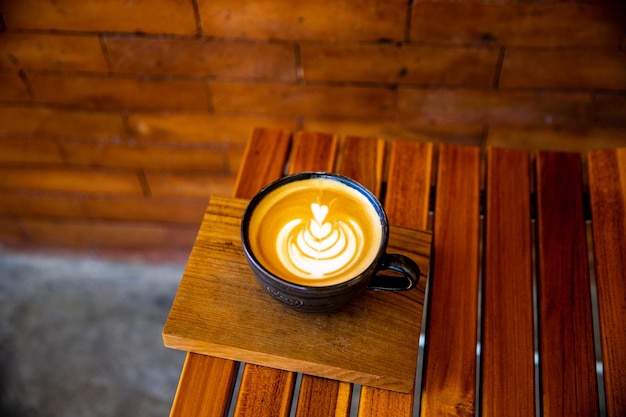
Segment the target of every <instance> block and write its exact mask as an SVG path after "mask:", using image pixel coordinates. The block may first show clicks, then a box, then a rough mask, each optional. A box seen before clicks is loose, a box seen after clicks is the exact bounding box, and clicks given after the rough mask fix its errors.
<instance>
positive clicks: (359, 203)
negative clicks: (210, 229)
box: [241, 172, 420, 312]
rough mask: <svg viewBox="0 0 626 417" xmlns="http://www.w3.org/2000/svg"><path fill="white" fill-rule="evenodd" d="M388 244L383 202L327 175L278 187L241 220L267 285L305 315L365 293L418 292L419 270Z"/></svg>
mask: <svg viewBox="0 0 626 417" xmlns="http://www.w3.org/2000/svg"><path fill="white" fill-rule="evenodd" d="M388 238H389V224H388V221H387V216H386V214H385V211H384V210H383V207H382V205H381V204H380V202H379V201H378V199H377V198H376V197H375V196H374V195H373V194H372V193H371V192H370V191H369V190H368V189H367V188H365V187H364V186H363V185H361V184H359V183H358V182H356V181H354V180H352V179H350V178H347V177H345V176H342V175H338V174H334V173H327V172H303V173H298V174H293V175H288V176H286V177H283V178H281V179H278V180H276V181H274V182H273V183H271V184H270V185H268V186H267V187H265V188H263V189H262V190H261V191H259V192H258V193H257V194H256V195H255V196H254V197H253V198H252V200H250V203H249V204H248V206H247V208H246V210H245V212H244V215H243V218H242V221H241V241H242V244H243V250H244V254H245V257H246V260H247V261H248V264H249V265H250V268H251V269H252V272H253V273H254V276H255V277H256V279H257V281H258V282H259V284H260V285H261V287H262V288H263V289H264V290H265V291H266V292H267V293H268V294H270V295H271V296H272V297H274V298H275V299H276V300H278V301H280V302H281V303H282V304H284V305H286V306H288V307H291V308H293V309H295V310H299V311H305V312H327V311H332V310H336V309H339V308H341V307H342V306H344V305H345V304H347V303H348V302H350V301H351V300H352V299H353V298H354V297H355V296H356V295H357V294H358V293H359V292H360V291H361V290H363V289H366V288H367V289H375V290H388V291H401V290H410V289H411V288H413V287H414V286H415V285H416V284H417V283H418V282H419V279H420V270H419V267H418V266H417V264H416V263H415V262H414V261H413V260H412V259H410V258H408V257H406V256H404V255H400V254H388V253H387V252H386V250H387V242H388ZM385 271H393V272H392V273H387V274H385Z"/></svg>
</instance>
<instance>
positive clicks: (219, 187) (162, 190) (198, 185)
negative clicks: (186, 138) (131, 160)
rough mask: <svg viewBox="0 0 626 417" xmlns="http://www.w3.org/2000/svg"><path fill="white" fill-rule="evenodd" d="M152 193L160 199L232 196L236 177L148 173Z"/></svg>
mask: <svg viewBox="0 0 626 417" xmlns="http://www.w3.org/2000/svg"><path fill="white" fill-rule="evenodd" d="M146 177H147V179H148V186H149V187H150V192H151V193H152V196H153V197H155V198H159V197H190V198H193V197H195V198H207V197H209V196H211V195H213V194H218V195H225V196H230V195H232V192H233V187H234V185H235V175H227V176H224V175H203V174H197V173H196V174H193V173H188V174H161V173H150V172H148V173H146Z"/></svg>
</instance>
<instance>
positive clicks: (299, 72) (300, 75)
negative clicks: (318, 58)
mask: <svg viewBox="0 0 626 417" xmlns="http://www.w3.org/2000/svg"><path fill="white" fill-rule="evenodd" d="M294 55H295V61H296V62H295V71H296V82H300V81H304V68H302V51H301V49H300V44H299V43H297V42H296V43H295V45H294Z"/></svg>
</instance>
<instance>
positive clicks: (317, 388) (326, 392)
mask: <svg viewBox="0 0 626 417" xmlns="http://www.w3.org/2000/svg"><path fill="white" fill-rule="evenodd" d="M351 400H352V384H349V383H347V382H340V381H335V380H332V379H325V378H318V377H314V376H311V375H303V376H302V384H301V385H300V395H299V397H298V408H297V409H296V417H326V416H333V417H348V416H349V415H350V402H351Z"/></svg>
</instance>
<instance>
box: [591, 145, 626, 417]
mask: <svg viewBox="0 0 626 417" xmlns="http://www.w3.org/2000/svg"><path fill="white" fill-rule="evenodd" d="M588 161H589V164H588V166H589V193H590V195H591V209H592V225H593V241H594V254H595V270H596V282H597V287H598V310H599V316H600V334H601V338H602V358H603V361H604V388H605V393H606V406H607V415H608V416H609V417H617V416H623V415H626V320H625V318H624V312H626V149H621V150H611V151H598V152H591V153H590V154H589V159H588Z"/></svg>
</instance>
